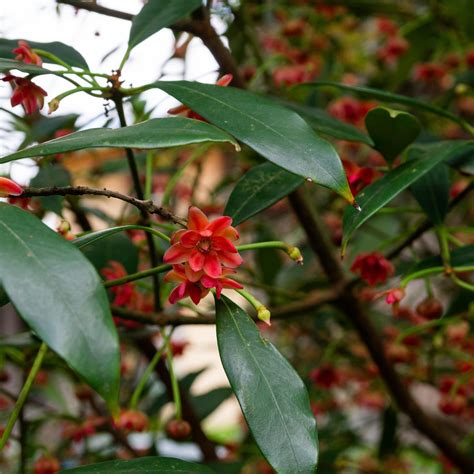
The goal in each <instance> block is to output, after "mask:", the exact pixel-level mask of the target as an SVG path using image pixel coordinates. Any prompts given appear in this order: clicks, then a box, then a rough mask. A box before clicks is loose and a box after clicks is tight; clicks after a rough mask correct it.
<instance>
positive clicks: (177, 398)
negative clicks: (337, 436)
mask: <svg viewBox="0 0 474 474" xmlns="http://www.w3.org/2000/svg"><path fill="white" fill-rule="evenodd" d="M170 337H171V333H170V334H169V336H168V338H167V339H166V342H165V344H166V361H167V362H168V371H169V374H170V379H171V387H172V389H173V400H174V406H175V411H176V419H177V420H181V418H182V417H183V409H182V405H181V393H180V391H179V384H178V379H177V378H176V375H175V373H174V368H173V353H172V352H171V345H170Z"/></svg>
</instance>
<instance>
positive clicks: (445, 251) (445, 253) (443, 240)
mask: <svg viewBox="0 0 474 474" xmlns="http://www.w3.org/2000/svg"><path fill="white" fill-rule="evenodd" d="M435 230H436V236H437V237H438V242H439V250H440V253H441V259H442V260H443V264H444V268H445V270H446V272H447V273H451V272H452V268H451V263H450V262H451V253H450V251H449V242H448V232H447V230H446V227H444V226H443V225H441V226H439V227H436V229H435Z"/></svg>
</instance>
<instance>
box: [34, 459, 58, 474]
mask: <svg viewBox="0 0 474 474" xmlns="http://www.w3.org/2000/svg"><path fill="white" fill-rule="evenodd" d="M33 469H34V472H35V474H56V472H59V470H60V469H61V464H60V463H59V461H58V460H57V459H56V458H54V457H53V456H45V455H43V456H41V457H40V458H38V459H37V460H36V462H35V464H34V466H33Z"/></svg>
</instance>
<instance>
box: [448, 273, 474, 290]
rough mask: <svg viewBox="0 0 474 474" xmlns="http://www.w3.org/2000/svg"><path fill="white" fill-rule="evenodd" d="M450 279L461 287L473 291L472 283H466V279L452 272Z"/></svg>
mask: <svg viewBox="0 0 474 474" xmlns="http://www.w3.org/2000/svg"><path fill="white" fill-rule="evenodd" d="M451 280H453V281H454V283H456V285H458V286H460V287H461V288H464V289H465V290H468V291H473V292H474V285H471V284H470V283H467V282H466V281H463V280H461V279H460V278H458V277H457V276H456V275H455V274H454V273H453V274H451Z"/></svg>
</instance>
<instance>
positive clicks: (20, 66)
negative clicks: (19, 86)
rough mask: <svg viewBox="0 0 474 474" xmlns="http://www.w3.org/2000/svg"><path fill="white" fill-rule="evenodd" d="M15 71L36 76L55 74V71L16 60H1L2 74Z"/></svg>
mask: <svg viewBox="0 0 474 474" xmlns="http://www.w3.org/2000/svg"><path fill="white" fill-rule="evenodd" d="M14 69H17V70H18V71H22V72H26V73H28V74H34V75H36V76H37V75H40V74H55V72H54V71H50V70H49V69H45V68H43V67H40V66H36V65H34V64H26V63H23V62H21V61H16V60H14V59H0V72H8V71H10V70H14Z"/></svg>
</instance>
